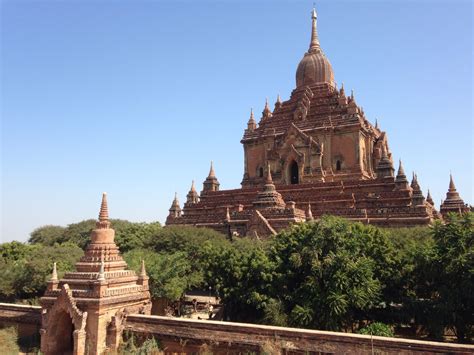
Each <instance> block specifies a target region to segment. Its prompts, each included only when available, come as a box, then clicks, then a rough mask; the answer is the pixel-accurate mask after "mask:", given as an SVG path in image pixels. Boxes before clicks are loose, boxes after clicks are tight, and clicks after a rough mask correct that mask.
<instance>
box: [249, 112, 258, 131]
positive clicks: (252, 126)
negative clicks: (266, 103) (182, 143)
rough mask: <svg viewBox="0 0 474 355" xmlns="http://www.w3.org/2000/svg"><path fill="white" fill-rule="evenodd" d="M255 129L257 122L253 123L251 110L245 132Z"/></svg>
mask: <svg viewBox="0 0 474 355" xmlns="http://www.w3.org/2000/svg"><path fill="white" fill-rule="evenodd" d="M256 129H257V122H256V121H255V118H254V117H253V109H250V118H249V121H248V122H247V131H248V132H253V131H254V130H256Z"/></svg>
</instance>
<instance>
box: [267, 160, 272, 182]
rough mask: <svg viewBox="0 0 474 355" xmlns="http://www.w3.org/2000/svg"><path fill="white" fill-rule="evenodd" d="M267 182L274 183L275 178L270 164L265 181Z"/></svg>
mask: <svg viewBox="0 0 474 355" xmlns="http://www.w3.org/2000/svg"><path fill="white" fill-rule="evenodd" d="M265 184H273V179H272V172H271V169H270V164H268V166H267V179H266V181H265Z"/></svg>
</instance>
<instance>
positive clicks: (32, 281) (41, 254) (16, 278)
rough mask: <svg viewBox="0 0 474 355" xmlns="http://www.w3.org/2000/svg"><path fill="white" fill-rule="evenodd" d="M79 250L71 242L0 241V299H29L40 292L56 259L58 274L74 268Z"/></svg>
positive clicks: (32, 299) (60, 274)
mask: <svg viewBox="0 0 474 355" xmlns="http://www.w3.org/2000/svg"><path fill="white" fill-rule="evenodd" d="M82 255H83V251H82V250H81V249H80V248H79V247H77V246H76V245H74V244H72V243H63V244H55V245H53V246H42V245H39V244H35V245H28V244H23V243H18V242H12V243H4V244H0V266H1V267H2V272H3V275H2V278H0V299H1V300H3V301H17V300H30V301H34V300H35V299H36V298H38V297H40V296H42V295H43V293H44V291H45V289H46V282H47V281H48V279H49V278H50V276H51V272H52V266H53V263H54V262H57V266H58V271H59V276H60V277H61V276H62V275H63V274H64V272H66V271H71V270H73V269H74V264H75V263H76V262H77V261H78V260H79V258H80V257H81V256H82Z"/></svg>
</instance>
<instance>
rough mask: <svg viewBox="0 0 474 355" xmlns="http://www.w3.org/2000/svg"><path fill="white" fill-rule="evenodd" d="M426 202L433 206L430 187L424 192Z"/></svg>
mask: <svg viewBox="0 0 474 355" xmlns="http://www.w3.org/2000/svg"><path fill="white" fill-rule="evenodd" d="M426 202H428V203H429V204H430V205H431V206H434V201H433V198H432V197H431V194H430V189H428V193H427V194H426Z"/></svg>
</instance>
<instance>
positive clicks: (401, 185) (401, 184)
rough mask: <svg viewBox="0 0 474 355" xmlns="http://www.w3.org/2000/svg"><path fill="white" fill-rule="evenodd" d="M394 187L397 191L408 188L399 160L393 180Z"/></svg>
mask: <svg viewBox="0 0 474 355" xmlns="http://www.w3.org/2000/svg"><path fill="white" fill-rule="evenodd" d="M395 186H396V187H397V190H408V189H409V188H410V185H409V184H408V179H407V176H406V175H405V170H404V169H403V165H402V161H401V159H400V160H399V163H398V172H397V177H396V178H395Z"/></svg>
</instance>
